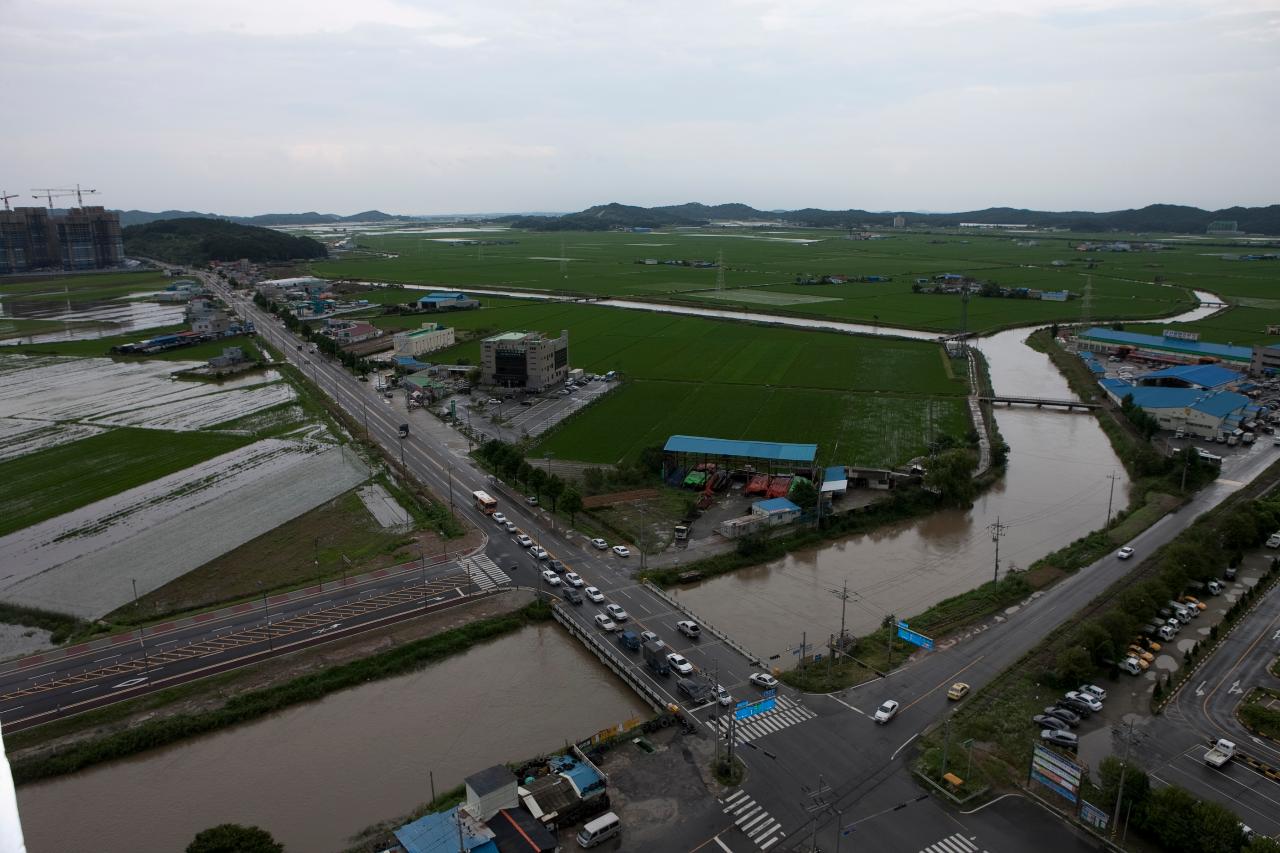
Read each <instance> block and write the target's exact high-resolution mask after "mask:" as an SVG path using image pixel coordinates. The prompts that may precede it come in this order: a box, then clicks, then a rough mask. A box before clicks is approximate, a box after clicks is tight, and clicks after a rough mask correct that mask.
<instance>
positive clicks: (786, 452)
mask: <svg viewBox="0 0 1280 853" xmlns="http://www.w3.org/2000/svg"><path fill="white" fill-rule="evenodd" d="M663 449H664V450H667V451H669V452H671V453H705V454H707V455H708V456H737V457H741V458H744V459H772V460H773V461H775V462H812V461H813V459H814V457H815V456H817V455H818V445H816V444H784V443H782V442H777V441H738V440H736V439H729V438H705V437H703V436H697V435H673V436H671V437H670V438H668V439H667V443H666V445H665V446H664V447H663Z"/></svg>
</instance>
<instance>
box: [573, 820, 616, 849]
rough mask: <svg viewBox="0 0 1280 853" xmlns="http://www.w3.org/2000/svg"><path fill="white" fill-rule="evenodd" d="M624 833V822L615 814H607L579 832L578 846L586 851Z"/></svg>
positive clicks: (589, 822)
mask: <svg viewBox="0 0 1280 853" xmlns="http://www.w3.org/2000/svg"><path fill="white" fill-rule="evenodd" d="M621 831H622V821H620V820H618V816H617V815H616V814H614V813H613V812H605V813H604V814H602V815H601V816H600V817H598V818H596V819H595V820H592V821H588V822H587V825H586V826H584V827H582V829H580V830H578V846H580V847H582V848H583V849H586V848H587V847H595V846H596V845H597V844H603V843H604V842H606V841H608V840H609V839H610V838H613V837H614V836H615V835H617V834H618V833H619V832H621Z"/></svg>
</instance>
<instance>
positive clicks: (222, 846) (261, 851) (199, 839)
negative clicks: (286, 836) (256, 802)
mask: <svg viewBox="0 0 1280 853" xmlns="http://www.w3.org/2000/svg"><path fill="white" fill-rule="evenodd" d="M187 853H284V845H283V844H281V843H280V842H278V841H276V840H275V839H274V838H272V837H271V833H269V832H267V831H266V830H265V829H261V828H259V827H256V826H241V825H240V824H238V823H224V824H221V825H219V826H214V827H210V828H209V829H206V830H203V831H201V832H200V833H198V834H197V835H196V837H195V838H194V839H192V841H191V843H190V844H188V845H187Z"/></svg>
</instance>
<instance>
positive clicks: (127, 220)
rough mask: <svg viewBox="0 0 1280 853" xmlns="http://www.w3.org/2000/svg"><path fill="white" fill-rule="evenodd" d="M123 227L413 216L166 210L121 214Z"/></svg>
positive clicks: (376, 219) (374, 212)
mask: <svg viewBox="0 0 1280 853" xmlns="http://www.w3.org/2000/svg"><path fill="white" fill-rule="evenodd" d="M116 212H117V213H119V214H120V224H121V225H123V226H125V227H128V226H130V225H145V224H147V223H148V222H156V221H159V220H162V219H225V220H227V221H228V222H237V223H239V224H241V225H262V226H269V225H328V224H330V223H340V222H394V221H397V220H400V219H413V218H414V217H412V216H395V215H393V214H390V213H383V212H382V211H381V210H366V211H364V212H363V213H356V214H352V215H351V216H339V215H338V214H336V213H316V212H315V211H311V212H309V213H263V214H261V215H259V216H222V215H219V214H217V213H199V212H197V211H194V210H163V211H160V212H159V213H154V212H152V211H149V210H119V211H116Z"/></svg>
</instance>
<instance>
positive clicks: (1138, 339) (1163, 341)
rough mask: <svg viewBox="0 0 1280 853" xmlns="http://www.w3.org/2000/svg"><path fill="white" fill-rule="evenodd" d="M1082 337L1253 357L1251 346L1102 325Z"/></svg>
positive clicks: (1245, 358) (1216, 355)
mask: <svg viewBox="0 0 1280 853" xmlns="http://www.w3.org/2000/svg"><path fill="white" fill-rule="evenodd" d="M1080 337H1082V338H1086V339H1088V340H1093V341H1102V342H1104V343H1110V344H1125V345H1128V346H1133V347H1141V348H1143V349H1153V350H1164V351H1166V352H1181V353H1188V354H1192V355H1203V356H1213V357H1214V358H1226V359H1230V360H1231V361H1249V360H1250V359H1252V358H1253V349H1252V348H1251V347H1237V346H1232V345H1231V344H1213V343H1208V342H1206V341H1183V340H1179V339H1177V338H1166V337H1164V336H1161V335H1142V334H1139V333H1137V332H1117V331H1115V330H1114V329H1104V328H1102V327H1101V326H1094V327H1093V328H1091V329H1089V330H1088V331H1086V332H1083V333H1081V335H1080Z"/></svg>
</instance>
